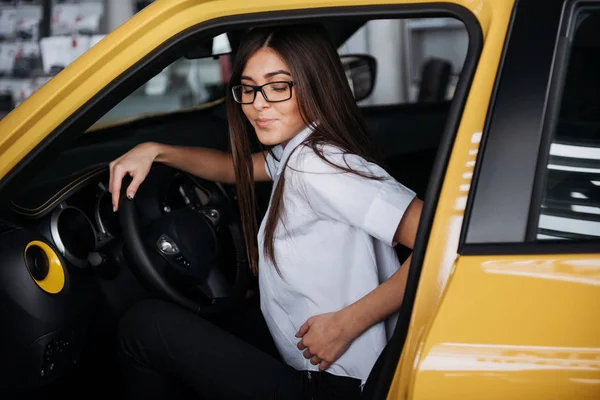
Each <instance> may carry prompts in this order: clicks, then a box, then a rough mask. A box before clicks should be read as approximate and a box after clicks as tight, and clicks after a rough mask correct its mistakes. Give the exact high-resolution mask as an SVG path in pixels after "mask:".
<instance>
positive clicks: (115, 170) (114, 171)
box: [108, 164, 127, 211]
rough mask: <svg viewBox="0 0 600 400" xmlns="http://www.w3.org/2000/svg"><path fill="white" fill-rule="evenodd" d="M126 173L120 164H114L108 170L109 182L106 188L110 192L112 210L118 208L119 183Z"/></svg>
mask: <svg viewBox="0 0 600 400" xmlns="http://www.w3.org/2000/svg"><path fill="white" fill-rule="evenodd" d="M125 174H127V170H126V169H125V168H124V167H123V166H122V165H120V164H116V165H114V166H113V167H112V168H111V171H110V182H109V185H108V190H109V191H110V193H111V194H112V205H113V210H114V211H117V209H118V208H119V195H120V193H121V183H122V182H123V178H124V177H125Z"/></svg>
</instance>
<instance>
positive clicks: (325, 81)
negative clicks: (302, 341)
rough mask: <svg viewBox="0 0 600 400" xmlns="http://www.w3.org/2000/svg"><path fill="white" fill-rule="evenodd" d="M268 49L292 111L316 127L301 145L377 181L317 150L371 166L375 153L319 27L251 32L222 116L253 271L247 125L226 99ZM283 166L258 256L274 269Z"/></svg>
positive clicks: (234, 70)
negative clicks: (289, 82) (283, 72)
mask: <svg viewBox="0 0 600 400" xmlns="http://www.w3.org/2000/svg"><path fill="white" fill-rule="evenodd" d="M262 48H270V49H272V50H273V51H275V52H276V53H277V54H278V55H279V56H280V57H281V58H282V59H283V60H284V62H285V63H286V64H287V66H288V68H289V69H290V72H291V74H292V77H293V80H294V88H293V90H295V91H296V92H295V95H296V99H297V101H298V108H299V110H300V114H301V116H302V119H303V120H304V122H305V124H306V125H307V126H308V125H312V124H313V123H314V122H315V121H318V125H317V126H316V127H315V129H314V131H313V133H312V134H311V135H310V136H309V137H308V138H307V139H306V140H305V141H304V142H303V143H304V145H306V146H309V147H310V148H311V149H312V150H313V151H314V152H315V153H316V154H317V155H318V156H319V157H321V158H322V159H323V160H324V161H326V162H327V163H329V164H331V165H333V166H335V167H336V168H339V169H341V170H344V171H346V172H350V173H354V174H358V175H361V176H365V177H368V178H373V179H379V178H378V177H374V176H370V175H366V174H363V173H361V172H358V171H354V170H352V169H351V168H349V167H348V166H347V165H346V166H340V165H335V164H333V163H332V162H331V161H329V160H328V159H326V158H325V156H324V154H323V151H322V145H324V144H330V145H334V146H336V147H338V148H340V149H341V150H342V151H343V152H345V153H350V154H356V155H359V156H361V157H363V158H365V159H366V160H367V161H370V162H376V161H375V158H376V155H375V151H374V148H373V146H372V145H371V142H370V140H369V138H368V134H367V128H366V124H365V122H364V120H363V118H362V115H361V113H360V110H359V108H358V106H357V105H356V102H355V100H354V97H353V95H352V91H351V90H350V87H349V85H348V80H347V78H346V74H345V72H344V69H343V66H342V63H341V61H340V56H339V54H338V53H337V51H336V49H335V46H334V44H333V42H332V40H331V38H330V37H329V34H328V33H327V30H326V29H325V28H324V27H323V26H321V25H319V24H297V25H286V26H272V27H259V28H254V29H252V30H251V31H249V32H248V33H247V35H246V36H245V38H244V40H243V41H242V43H241V44H240V47H239V50H238V53H237V56H236V61H235V63H234V65H233V68H232V75H231V79H230V81H229V90H228V93H229V94H228V96H227V113H228V119H229V130H230V140H231V150H232V153H233V165H234V169H235V177H236V186H237V192H238V198H239V207H240V212H241V217H242V227H243V229H244V232H245V239H246V247H247V251H248V255H249V259H250V266H251V268H252V270H253V271H254V272H255V273H256V272H257V269H258V261H257V254H256V252H255V251H254V249H255V248H256V233H257V221H256V208H255V207H256V205H255V195H254V170H253V165H252V158H251V157H252V155H251V140H250V138H251V136H250V135H255V132H254V129H253V128H252V125H251V124H250V122H249V121H248V119H247V118H246V117H245V115H244V113H243V111H242V109H241V107H240V105H239V104H237V103H235V102H234V100H233V97H232V95H231V87H232V86H234V85H239V84H240V76H241V74H242V71H243V69H244V67H245V65H246V62H247V61H248V59H249V58H250V57H251V56H252V55H253V54H254V53H255V52H256V51H258V50H260V49H262ZM285 167H286V166H285V165H284V169H283V172H282V173H281V176H280V178H279V181H278V183H277V186H276V188H275V191H274V193H273V196H272V200H271V208H270V212H269V214H268V216H266V218H267V222H266V225H265V238H264V253H265V255H266V257H268V258H269V259H270V260H271V261H272V262H273V264H274V265H275V267H276V268H277V263H276V261H275V249H274V239H275V228H276V226H277V223H278V221H279V220H280V215H281V212H282V207H283V201H282V199H283V189H284V187H285Z"/></svg>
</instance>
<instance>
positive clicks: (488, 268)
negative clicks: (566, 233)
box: [481, 258, 600, 286]
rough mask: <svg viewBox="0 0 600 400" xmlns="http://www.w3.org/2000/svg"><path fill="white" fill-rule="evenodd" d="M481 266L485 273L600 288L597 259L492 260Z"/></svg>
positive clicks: (599, 272) (599, 266)
mask: <svg viewBox="0 0 600 400" xmlns="http://www.w3.org/2000/svg"><path fill="white" fill-rule="evenodd" d="M481 266H482V268H483V270H484V271H485V272H488V273H492V274H503V275H512V276H515V275H517V276H525V277H531V278H537V279H551V280H557V281H563V282H573V283H580V284H585V285H593V286H600V260H599V259H591V258H590V259H578V260H562V261H558V260H553V259H538V260H535V259H533V260H531V259H530V260H519V261H515V260H492V261H487V262H484V263H482V264H481Z"/></svg>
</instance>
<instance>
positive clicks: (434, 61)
mask: <svg viewBox="0 0 600 400" xmlns="http://www.w3.org/2000/svg"><path fill="white" fill-rule="evenodd" d="M382 37H384V38H385V40H381V38H382ZM468 46H469V37H468V33H467V29H466V27H465V25H464V24H463V23H462V22H461V21H460V20H457V19H454V18H413V19H389V20H373V21H369V22H368V23H367V24H365V26H363V27H362V28H360V29H359V30H357V32H355V33H354V34H353V35H352V36H351V37H350V38H349V39H348V40H347V41H346V42H345V43H344V44H343V45H342V46H340V47H339V49H338V51H339V53H340V54H341V55H344V54H369V55H371V56H373V57H375V59H376V60H377V77H376V81H375V89H374V90H373V93H372V94H371V96H369V97H368V98H367V99H365V100H363V101H362V102H361V104H362V105H384V104H403V103H426V102H440V101H448V100H451V99H452V97H453V96H454V89H455V87H456V84H457V82H458V77H459V76H460V73H461V71H462V67H463V63H464V60H465V57H466V55H467V49H468Z"/></svg>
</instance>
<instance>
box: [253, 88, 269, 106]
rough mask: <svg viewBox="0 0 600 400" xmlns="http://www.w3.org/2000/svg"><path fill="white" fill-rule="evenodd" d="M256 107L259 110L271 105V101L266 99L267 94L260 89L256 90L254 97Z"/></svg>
mask: <svg viewBox="0 0 600 400" xmlns="http://www.w3.org/2000/svg"><path fill="white" fill-rule="evenodd" d="M252 104H254V108H256V109H257V110H260V109H263V108H265V107H268V106H269V102H268V101H267V100H266V99H265V96H264V95H263V94H262V92H261V91H260V90H259V91H257V92H256V97H254V103H252Z"/></svg>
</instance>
